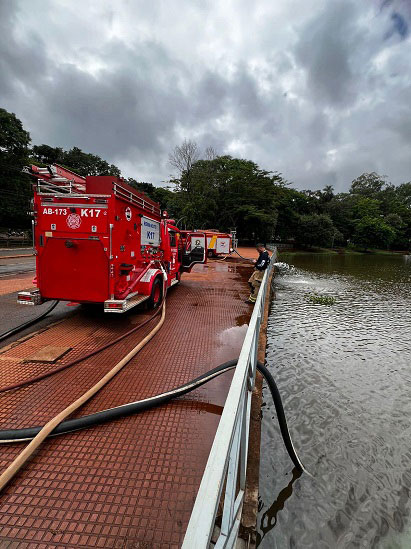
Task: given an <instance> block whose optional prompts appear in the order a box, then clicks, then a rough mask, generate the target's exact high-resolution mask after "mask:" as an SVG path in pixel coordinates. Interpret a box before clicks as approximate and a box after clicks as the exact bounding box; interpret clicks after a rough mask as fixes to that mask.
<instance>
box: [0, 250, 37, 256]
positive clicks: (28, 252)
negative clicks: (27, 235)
mask: <svg viewBox="0 0 411 549" xmlns="http://www.w3.org/2000/svg"><path fill="white" fill-rule="evenodd" d="M32 254H33V248H0V257H2V256H4V255H7V256H9V255H32Z"/></svg>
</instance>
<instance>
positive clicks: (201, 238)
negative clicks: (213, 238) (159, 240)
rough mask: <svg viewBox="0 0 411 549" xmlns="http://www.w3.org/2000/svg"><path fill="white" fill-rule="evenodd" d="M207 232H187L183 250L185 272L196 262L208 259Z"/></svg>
mask: <svg viewBox="0 0 411 549" xmlns="http://www.w3.org/2000/svg"><path fill="white" fill-rule="evenodd" d="M206 242H207V241H206V235H205V233H194V232H193V233H187V234H186V239H185V245H184V250H183V269H182V270H183V272H190V271H191V269H192V267H193V265H195V264H196V263H205V262H206V261H207V246H206Z"/></svg>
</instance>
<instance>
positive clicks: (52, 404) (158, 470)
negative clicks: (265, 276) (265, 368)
mask: <svg viewBox="0 0 411 549" xmlns="http://www.w3.org/2000/svg"><path fill="white" fill-rule="evenodd" d="M243 251H244V250H243ZM247 252H248V254H247V255H246V257H251V253H252V251H250V250H247ZM240 253H241V252H240ZM250 272H251V268H250V266H244V265H241V264H239V263H236V262H233V261H231V260H230V261H229V260H227V261H222V262H219V261H213V262H210V263H209V264H208V265H206V266H197V267H196V268H195V270H194V271H193V273H191V274H189V275H184V277H183V279H182V283H181V284H180V286H178V287H175V288H173V289H171V290H170V292H169V296H168V299H167V314H166V320H165V324H164V326H163V328H162V329H161V331H160V332H159V333H158V334H157V335H156V336H155V338H154V339H153V340H152V341H151V342H150V343H149V344H148V345H147V346H146V347H145V348H144V349H143V350H142V351H141V352H140V353H139V354H138V355H137V356H136V357H135V358H134V359H133V360H132V361H131V362H130V363H129V364H128V365H127V366H126V368H125V369H124V370H122V371H121V372H120V373H119V374H118V375H117V376H116V377H115V378H114V379H113V380H112V381H111V382H110V383H109V385H108V386H106V387H105V388H104V389H103V390H102V391H100V393H98V394H97V395H96V396H95V397H94V398H93V399H92V400H91V401H89V402H88V403H87V404H86V405H85V406H83V408H82V409H81V410H79V412H78V414H77V415H78V416H80V415H84V414H87V413H92V412H96V411H98V410H102V409H105V408H109V407H112V406H116V405H119V404H123V403H126V402H130V401H133V400H137V399H140V398H144V397H148V396H150V395H154V394H157V393H159V392H162V391H165V390H168V389H170V388H173V387H176V386H178V385H180V384H182V383H185V382H186V381H188V380H190V379H193V378H194V377H196V376H198V375H199V374H201V373H203V372H205V371H207V370H209V369H211V368H213V367H215V366H216V365H218V364H220V363H221V362H223V361H225V360H229V359H231V358H234V357H236V356H238V354H239V351H240V348H241V344H242V340H243V338H244V335H245V331H246V328H247V324H246V323H247V321H248V318H249V315H250V313H251V308H250V307H249V306H248V305H247V304H246V303H244V300H245V298H246V297H247V294H248V286H247V278H248V275H249V273H250ZM25 280H26V279H25V278H22V284H23V286H22V287H25V286H24V284H25V282H24V281H25ZM3 283H4V281H1V283H0V287H1V284H3ZM16 306H17V305H16ZM131 313H132V314H127V315H113V316H109V315H105V316H104V315H102V314H101V313H99V312H98V311H95V310H94V311H93V310H87V309H85V310H83V308H79V310H78V312H76V314H74V315H71V316H70V318H67V319H66V320H64V321H63V322H60V323H58V324H57V325H54V326H52V327H51V328H49V329H48V330H46V331H43V332H41V333H38V334H36V335H34V336H33V337H30V338H28V339H26V340H25V341H23V342H21V343H19V344H14V345H12V346H9V347H8V348H7V349H6V350H5V351H4V352H3V353H1V352H0V353H1V354H0V385H1V386H3V385H6V384H9V383H12V382H13V381H17V380H20V379H25V378H27V377H31V376H32V375H35V374H38V373H41V372H43V371H46V370H47V369H53V368H55V367H56V365H55V364H44V363H34V362H25V358H26V357H28V356H30V355H32V354H33V353H35V352H36V351H38V350H39V349H41V348H42V347H44V346H46V345H50V344H53V345H58V346H70V347H71V348H72V350H71V351H70V352H69V353H68V354H66V355H65V356H64V357H63V358H62V359H61V361H58V363H57V364H62V363H63V364H64V363H65V362H66V361H68V360H71V359H72V358H74V357H76V356H79V355H80V354H83V353H85V352H86V351H90V350H92V349H94V348H95V347H97V346H100V345H101V344H103V343H106V342H107V341H108V340H109V339H112V338H113V339H114V338H115V337H116V336H117V335H119V334H121V333H123V332H124V331H125V330H127V329H130V328H131V327H133V326H134V325H135V324H136V323H137V322H139V321H140V319H141V320H142V319H143V318H144V316H145V314H146V313H145V312H144V311H143V312H135V311H132V312H131ZM157 321H158V318H157V319H155V320H153V321H151V322H150V323H149V324H148V325H147V326H146V327H144V328H143V329H142V330H140V331H138V332H136V333H135V334H133V335H130V336H129V337H128V338H126V339H125V340H123V341H121V342H120V343H118V344H116V345H115V346H113V347H112V348H110V349H107V350H105V351H103V352H102V353H100V354H98V355H97V356H95V357H92V358H90V359H88V360H86V361H84V362H82V363H80V364H78V365H76V366H73V367H71V368H69V369H67V370H65V371H63V372H61V373H59V374H56V375H54V376H52V377H50V378H47V379H45V380H43V381H40V382H38V383H36V384H32V385H29V386H27V387H25V388H22V389H18V390H14V391H10V392H8V393H4V394H0V402H1V406H0V425H1V428H2V429H5V428H20V427H27V426H34V425H41V424H43V423H44V422H46V421H47V420H48V419H50V418H51V417H52V416H54V415H55V414H56V413H57V412H59V411H60V410H61V409H63V408H64V407H65V406H66V405H68V404H69V403H70V402H71V401H73V400H74V399H75V398H77V397H78V396H80V395H81V394H82V393H83V392H85V391H86V389H88V388H89V387H90V386H91V385H93V384H94V383H95V382H96V381H97V380H98V379H100V378H101V377H102V376H103V375H104V374H105V373H106V372H107V371H108V370H109V369H110V368H111V367H112V366H113V365H114V364H115V363H116V362H117V361H118V360H119V359H120V358H121V357H122V356H123V355H124V354H125V353H126V352H128V351H129V350H130V349H131V348H133V347H134V346H135V345H136V344H137V343H138V341H140V340H141V339H142V338H143V337H144V336H145V335H146V334H147V333H148V332H149V331H150V330H151V329H152V328H153V327H154V325H155V323H156V322H157ZM230 379H231V375H230V374H225V375H224V376H221V377H220V378H217V379H216V380H213V381H212V382H211V383H209V384H207V385H205V386H203V387H201V388H200V389H198V390H196V391H194V392H193V393H190V394H189V395H187V396H185V397H184V398H181V399H179V400H176V401H174V402H172V403H170V404H168V405H165V406H162V407H159V408H157V409H152V410H150V411H148V412H145V413H143V414H140V415H135V416H131V417H128V418H124V419H121V420H117V421H114V422H111V423H107V424H104V425H101V426H99V427H96V428H93V429H88V430H84V431H79V432H76V433H71V434H68V435H64V436H61V437H56V438H52V439H49V440H47V441H46V442H45V443H44V444H43V446H42V447H41V448H40V449H39V451H38V452H37V453H36V455H35V456H34V457H33V458H32V459H31V461H30V462H29V463H28V464H26V466H25V467H24V468H23V469H22V470H21V471H20V472H19V474H18V475H17V476H16V477H15V478H14V479H13V481H12V482H11V483H10V484H9V485H8V486H7V488H6V489H5V491H4V492H3V494H1V495H0V498H1V500H0V546H1V547H19V548H20V547H21V548H25V547H27V548H29V547H30V548H31V547H33V548H40V547H118V548H120V547H122V548H130V549H131V548H136V547H146V548H147V549H148V548H160V547H161V548H172V547H173V548H174V547H175V548H177V547H179V546H180V544H181V542H182V539H183V537H184V532H185V528H186V526H187V523H188V519H189V516H190V513H191V509H192V505H193V502H194V500H195V497H196V493H197V489H198V486H199V483H200V480H201V477H202V474H203V470H204V466H205V463H206V460H207V457H208V453H209V450H210V448H211V444H212V441H213V437H214V434H215V431H216V428H217V426H218V421H219V417H220V414H221V411H222V408H221V407H222V406H223V405H224V401H225V397H226V394H227V390H228V387H229V382H230ZM22 448H23V444H22V443H21V444H15V445H2V446H0V467H1V469H4V468H5V467H7V465H8V464H9V463H10V462H11V461H12V460H13V458H14V457H15V456H16V455H17V454H18V452H20V451H21V450H22Z"/></svg>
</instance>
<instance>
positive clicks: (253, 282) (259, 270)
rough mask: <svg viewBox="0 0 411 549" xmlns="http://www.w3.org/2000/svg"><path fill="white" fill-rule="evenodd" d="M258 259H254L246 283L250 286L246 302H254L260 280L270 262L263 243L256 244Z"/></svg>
mask: <svg viewBox="0 0 411 549" xmlns="http://www.w3.org/2000/svg"><path fill="white" fill-rule="evenodd" d="M256 248H257V251H258V253H259V254H260V255H259V256H258V259H254V261H253V262H254V271H253V274H252V275H251V276H250V278H249V280H248V283H249V285H250V287H251V294H250V297H249V298H248V303H255V302H256V299H257V295H258V291H259V289H260V286H261V282H262V280H263V278H264V272H265V270H266V268H267V267H268V265H269V264H270V261H271V260H270V256H269V254H268V252H267V250H266V249H265V247H264V244H257V246H256Z"/></svg>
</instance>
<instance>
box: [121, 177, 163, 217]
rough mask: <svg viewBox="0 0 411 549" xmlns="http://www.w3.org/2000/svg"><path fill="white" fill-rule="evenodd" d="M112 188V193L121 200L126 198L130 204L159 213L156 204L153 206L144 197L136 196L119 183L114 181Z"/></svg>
mask: <svg viewBox="0 0 411 549" xmlns="http://www.w3.org/2000/svg"><path fill="white" fill-rule="evenodd" d="M113 189H114V194H115V195H116V196H119V197H120V198H122V199H123V200H127V202H130V203H131V204H135V205H137V206H139V207H140V208H142V209H143V210H146V211H148V212H151V213H155V214H157V215H160V213H161V212H160V208H159V207H158V206H155V205H154V204H151V202H148V201H147V200H144V198H142V197H140V196H137V195H136V194H134V193H133V192H131V191H129V190H128V189H126V188H125V187H123V186H122V185H120V184H119V183H114V187H113Z"/></svg>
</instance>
